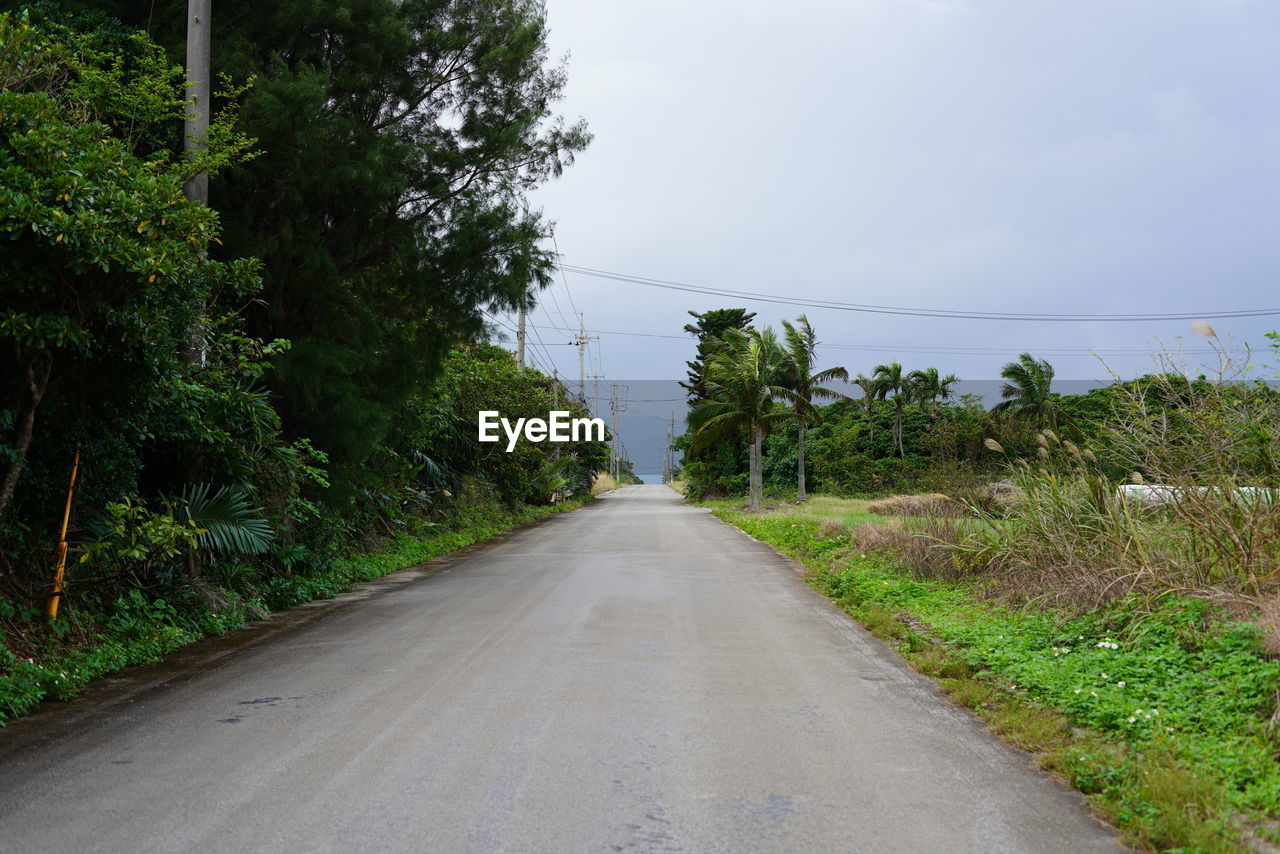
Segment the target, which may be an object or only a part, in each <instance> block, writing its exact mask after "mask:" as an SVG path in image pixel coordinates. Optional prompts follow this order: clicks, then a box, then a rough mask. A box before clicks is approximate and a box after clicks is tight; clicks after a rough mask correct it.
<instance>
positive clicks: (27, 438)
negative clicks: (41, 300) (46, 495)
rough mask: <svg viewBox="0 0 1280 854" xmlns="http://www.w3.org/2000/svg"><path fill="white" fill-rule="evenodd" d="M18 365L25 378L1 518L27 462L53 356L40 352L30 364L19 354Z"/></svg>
mask: <svg viewBox="0 0 1280 854" xmlns="http://www.w3.org/2000/svg"><path fill="white" fill-rule="evenodd" d="M18 364H20V365H23V368H24V372H25V374H26V377H25V379H26V385H27V389H26V395H25V400H23V401H22V402H21V403H20V404H19V405H18V411H17V418H15V419H14V422H13V446H12V447H13V452H14V457H13V462H11V463H10V464H9V470H8V471H6V472H5V473H4V480H3V481H0V516H3V515H4V511H5V509H6V508H7V507H8V506H9V502H11V501H13V495H14V493H15V492H17V490H18V478H19V477H21V476H22V464H23V462H24V461H25V460H26V458H27V449H28V448H30V447H31V437H32V435H33V434H34V432H35V423H36V409H38V408H39V406H40V400H41V398H43V397H44V393H45V390H46V389H47V388H48V387H49V375H50V373H51V372H52V371H53V355H52V354H50V353H49V352H48V351H43V352H41V353H39V354H37V355H36V356H34V357H32V359H31V360H30V361H26V362H25V363H24V360H23V358H22V351H21V350H19V351H18Z"/></svg>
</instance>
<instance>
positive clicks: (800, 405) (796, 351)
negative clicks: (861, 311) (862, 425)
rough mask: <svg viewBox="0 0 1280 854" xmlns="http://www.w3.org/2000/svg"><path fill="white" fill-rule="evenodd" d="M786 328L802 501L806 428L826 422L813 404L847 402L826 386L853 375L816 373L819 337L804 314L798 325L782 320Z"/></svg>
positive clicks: (786, 372)
mask: <svg viewBox="0 0 1280 854" xmlns="http://www.w3.org/2000/svg"><path fill="white" fill-rule="evenodd" d="M782 328H783V337H784V339H785V340H786V348H787V349H786V357H785V363H784V379H783V383H784V384H785V385H786V386H787V387H788V388H790V389H791V391H793V392H795V395H796V423H797V430H798V433H797V436H796V497H797V500H798V501H804V500H805V497H806V496H805V476H804V429H805V427H806V425H810V424H817V423H820V422H821V421H822V411H821V410H820V409H818V408H817V407H815V406H814V405H813V401H814V398H821V399H824V400H847V399H848V396H847V395H845V394H843V393H842V392H839V391H836V390H835V389H831V388H827V387H826V386H825V385H824V384H825V383H829V382H833V381H836V380H839V381H841V382H848V381H849V372H848V371H847V370H845V369H844V368H840V367H836V368H827V369H826V370H825V371H817V372H814V370H813V363H814V355H815V351H816V350H817V347H818V336H817V335H816V334H815V333H814V331H813V327H812V326H811V325H809V319H808V318H807V317H805V316H804V315H803V314H802V315H800V317H798V318H796V325H795V326H793V325H792V324H791V322H790V321H787V320H784V321H782Z"/></svg>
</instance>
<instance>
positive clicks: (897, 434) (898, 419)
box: [893, 401, 907, 457]
mask: <svg viewBox="0 0 1280 854" xmlns="http://www.w3.org/2000/svg"><path fill="white" fill-rule="evenodd" d="M893 440H894V441H895V442H897V443H898V456H900V457H906V455H907V452H906V449H905V448H903V447H902V406H901V405H900V404H897V403H896V401H895V406H894V413H893Z"/></svg>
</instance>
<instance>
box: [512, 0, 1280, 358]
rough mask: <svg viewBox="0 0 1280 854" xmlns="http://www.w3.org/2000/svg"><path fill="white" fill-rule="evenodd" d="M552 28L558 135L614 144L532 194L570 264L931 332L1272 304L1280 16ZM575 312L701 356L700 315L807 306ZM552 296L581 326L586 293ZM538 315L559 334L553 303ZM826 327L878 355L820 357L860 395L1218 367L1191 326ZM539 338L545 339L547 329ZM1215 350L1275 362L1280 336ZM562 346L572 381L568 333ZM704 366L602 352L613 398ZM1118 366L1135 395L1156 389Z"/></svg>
mask: <svg viewBox="0 0 1280 854" xmlns="http://www.w3.org/2000/svg"><path fill="white" fill-rule="evenodd" d="M547 11H548V17H549V25H550V29H551V45H552V51H553V53H554V54H556V55H561V54H564V53H569V54H571V56H570V60H569V84H568V87H567V93H566V94H567V97H566V98H565V100H564V101H563V102H561V104H560V105H559V106H560V111H561V112H562V113H564V114H565V115H566V116H567V117H569V118H570V119H573V118H576V117H578V116H582V117H584V118H586V119H587V121H588V122H589V124H590V126H591V129H592V131H593V132H594V134H595V141H594V142H593V144H592V145H591V147H590V148H589V149H588V150H587V151H586V152H585V153H584V154H583V155H582V156H581V157H580V158H579V159H578V162H577V163H576V164H575V165H574V166H573V167H572V168H570V169H569V170H568V171H567V172H566V173H565V175H564V176H563V177H562V178H560V179H558V180H557V181H555V182H553V183H552V184H550V185H548V186H547V187H546V188H544V189H542V190H540V191H539V192H538V193H537V194H536V196H535V198H534V201H535V204H537V205H538V206H540V207H541V208H542V209H543V211H544V213H545V214H546V215H547V216H548V217H549V218H550V219H553V220H555V221H556V223H557V228H556V239H557V242H558V245H559V248H560V250H561V251H562V252H563V254H564V258H565V261H566V263H571V264H578V265H582V266H587V267H594V268H600V269H605V270H612V271H617V272H621V273H626V274H630V275H638V276H645V277H652V278H660V279H668V280H676V281H681V282H689V283H692V284H698V285H708V286H715V287H722V288H729V289H733V290H744V291H757V292H768V293H780V294H791V295H798V296H802V297H810V298H816V299H828V300H841V301H848V302H860V303H877V304H889V305H897V306H913V307H915V306H918V307H924V308H942V309H968V310H989V311H1024V312H1044V313H1153V312H1180V311H1186V312H1198V311H1225V310H1233V309H1258V308H1271V307H1275V306H1280V294H1277V287H1276V284H1277V280H1278V278H1280V277H1278V274H1280V239H1277V227H1278V226H1280V214H1278V212H1277V205H1278V200H1280V167H1278V166H1277V163H1278V162H1280V101H1278V99H1277V92H1280V58H1278V56H1277V49H1278V48H1277V46H1280V3H1275V2H1270V0H1254V2H1248V0H1075V2H1069V3H1068V2H1056V3H1041V2H1027V0H967V2H966V0H843V1H842V2H824V1H823V0H791V2H788V3H785V4H784V3H778V2H755V0H732V2H719V0H714V2H713V0H682V2H674V0H644V2H613V1H612V0H605V2H601V0H547ZM568 288H569V290H570V292H571V294H572V300H573V302H574V303H575V304H576V305H577V307H578V308H579V309H581V310H582V311H583V312H584V313H585V315H586V323H587V327H588V328H589V329H594V330H611V331H624V332H643V333H656V334H667V335H680V334H681V333H680V330H681V326H682V325H683V324H684V323H685V322H687V320H688V318H687V316H686V314H685V312H686V311H687V310H689V309H695V310H705V309H710V308H718V307H723V306H725V305H733V304H738V305H743V306H746V307H748V308H751V309H753V310H755V311H757V312H758V313H759V315H758V319H757V322H764V323H773V324H776V323H777V321H778V320H779V319H781V318H783V317H794V316H795V315H797V314H799V313H800V312H801V311H804V309H800V308H790V307H787V306H780V305H770V304H760V303H749V302H743V301H736V302H735V301H732V300H726V299H719V298H713V297H701V296H697V295H693V294H688V293H678V292H671V291H663V290H656V289H652V288H646V287H640V286H636V285H632V284H623V283H618V282H611V281H601V280H597V279H591V278H587V277H584V276H581V275H573V274H570V275H569V276H568ZM555 294H556V297H557V299H558V301H559V303H560V308H561V309H562V310H563V311H564V313H565V315H570V314H571V312H572V309H571V308H570V307H569V299H568V295H566V293H565V285H564V284H558V285H557V286H556V288H555ZM543 304H544V305H545V307H546V309H547V310H548V312H549V314H550V316H551V317H552V318H554V323H556V324H560V323H561V320H560V317H559V315H558V313H557V311H556V306H555V304H554V302H553V301H552V299H551V297H550V295H544V296H543ZM807 313H808V315H809V318H810V320H811V321H812V322H813V324H814V326H815V328H816V329H817V331H818V333H819V336H820V338H821V339H822V340H823V342H825V343H827V344H833V345H861V346H867V345H870V346H874V347H876V348H878V349H876V350H875V351H858V350H843V349H835V348H832V349H825V350H823V351H822V353H821V356H822V358H823V360H824V361H825V362H826V363H827V364H843V365H845V366H846V367H848V368H849V369H850V371H851V372H857V371H860V370H861V371H868V370H869V369H870V368H871V367H872V366H873V365H875V364H876V363H877V362H882V361H886V360H891V359H896V360H898V361H901V362H903V363H904V365H906V367H908V368H914V367H925V366H928V365H936V366H938V367H939V368H941V369H943V370H944V371H953V372H955V373H957V374H959V375H960V376H961V377H962V378H964V379H974V380H977V379H990V378H993V377H996V376H998V373H999V369H1000V366H1001V365H1002V364H1003V363H1004V362H1006V361H1008V360H1009V359H1010V358H1011V357H1012V354H1008V355H1005V354H1000V353H996V352H994V351H996V350H1004V349H1008V350H1013V351H1017V350H1020V349H1023V348H1027V349H1030V350H1031V351H1032V352H1041V351H1049V350H1052V349H1058V348H1073V349H1076V350H1087V349H1089V348H1097V349H1106V350H1115V349H1133V348H1139V349H1142V348H1146V347H1148V346H1149V345H1150V344H1151V342H1152V341H1153V340H1154V339H1156V338H1160V339H1163V340H1164V341H1165V342H1166V343H1167V344H1168V345H1170V346H1171V347H1176V346H1179V345H1180V344H1185V346H1187V347H1194V348H1197V349H1199V348H1203V347H1204V339H1199V338H1193V337H1191V336H1190V335H1189V324H1188V323H1185V322H1172V323H1134V324H1114V323H1112V324H1103V323H1071V324H1062V323H1055V324H1049V323H1034V324H1033V323H1001V322H992V321H961V320H939V319H919V318H909V317H893V316H885V315H874V314H860V313H850V312H841V311H832V310H822V309H809V310H808V312H807ZM532 322H533V323H535V324H536V325H539V326H546V325H549V324H550V323H552V322H553V321H552V320H549V319H548V314H547V313H544V312H543V310H542V309H541V308H540V309H539V310H538V311H537V312H535V314H534V315H533V317H532ZM1214 326H1215V327H1216V328H1217V330H1218V332H1219V333H1220V334H1221V335H1222V336H1223V337H1224V338H1226V337H1228V336H1231V337H1234V338H1235V339H1237V340H1238V341H1245V342H1248V343H1250V344H1253V345H1254V346H1255V347H1260V346H1265V343H1266V342H1265V339H1264V338H1263V334H1264V333H1265V332H1266V331H1268V330H1270V329H1274V328H1277V327H1280V318H1275V317H1270V318H1250V319H1241V320H1225V321H1216V322H1215V323H1214ZM540 334H541V336H542V340H543V342H544V343H545V344H546V345H547V346H546V350H547V351H549V352H551V353H552V354H553V355H554V357H555V360H556V364H557V365H558V366H559V369H560V370H561V372H563V373H567V374H569V375H570V376H575V377H576V374H577V359H576V354H575V352H574V350H573V348H572V347H568V346H565V345H564V342H565V341H566V340H567V336H565V335H563V334H559V333H557V332H555V331H553V330H551V329H545V328H544V329H541V330H540ZM1179 336H1185V338H1183V339H1181V340H1180V339H1179ZM593 346H594V345H593ZM908 348H917V349H929V348H933V349H938V350H942V349H944V348H975V349H979V350H984V351H986V352H985V353H983V354H977V353H963V354H959V353H949V354H948V353H941V352H940V353H936V354H935V353H922V352H915V350H913V349H908ZM690 351H691V345H690V343H689V342H687V341H681V340H671V339H663V338H643V337H627V336H620V335H612V334H602V335H601V336H600V341H599V347H598V350H593V354H594V358H595V359H596V360H598V362H599V364H600V366H601V367H602V368H603V372H604V373H605V374H606V375H608V376H610V377H614V378H619V379H676V378H679V377H682V376H683V373H684V360H685V359H686V358H688V357H689V355H690ZM538 356H539V358H540V361H544V362H545V356H543V355H542V353H541V351H538ZM1050 361H1052V362H1053V363H1054V364H1055V365H1056V367H1057V369H1058V375H1059V376H1060V377H1062V378H1069V379H1088V378H1095V377H1102V376H1105V369H1104V368H1103V367H1102V366H1101V365H1100V364H1099V363H1098V361H1097V360H1096V359H1095V358H1094V357H1092V356H1088V355H1079V356H1066V355H1058V354H1052V355H1050ZM1108 362H1109V364H1110V365H1111V366H1112V367H1113V368H1114V369H1116V370H1117V371H1118V372H1119V373H1121V374H1123V375H1126V376H1128V375H1134V374H1136V373H1141V372H1142V371H1143V370H1144V369H1145V368H1147V367H1148V366H1149V365H1150V359H1149V358H1148V357H1145V356H1116V357H1109V358H1108ZM589 372H590V371H589Z"/></svg>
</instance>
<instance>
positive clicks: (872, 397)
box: [853, 374, 880, 441]
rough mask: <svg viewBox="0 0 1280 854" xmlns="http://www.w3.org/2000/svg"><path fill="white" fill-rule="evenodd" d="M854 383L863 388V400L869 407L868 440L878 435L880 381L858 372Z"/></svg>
mask: <svg viewBox="0 0 1280 854" xmlns="http://www.w3.org/2000/svg"><path fill="white" fill-rule="evenodd" d="M853 384H854V385H856V386H857V387H858V388H860V389H862V402H863V404H864V405H865V406H866V407H867V441H871V440H873V439H875V437H876V421H875V415H876V398H877V397H878V396H879V395H880V381H879V380H878V379H876V378H875V377H869V376H867V375H866V374H858V375H857V376H856V377H854V378H853Z"/></svg>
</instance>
